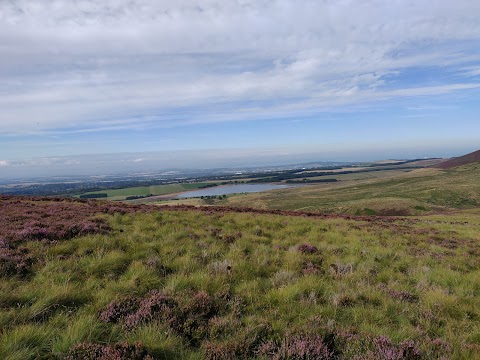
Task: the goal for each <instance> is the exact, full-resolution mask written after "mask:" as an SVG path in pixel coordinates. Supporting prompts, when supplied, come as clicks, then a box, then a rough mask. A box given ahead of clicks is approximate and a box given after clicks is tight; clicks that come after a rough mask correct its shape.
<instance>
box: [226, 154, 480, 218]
mask: <svg viewBox="0 0 480 360" xmlns="http://www.w3.org/2000/svg"><path fill="white" fill-rule="evenodd" d="M478 179H480V163H475V164H469V165H465V166H462V167H457V168H452V169H449V170H440V169H433V168H429V169H418V170H413V171H409V172H406V173H398V172H395V173H393V174H390V175H388V176H386V177H384V178H374V179H359V178H355V179H353V180H348V181H341V182H338V183H334V184H321V185H307V186H303V187H299V188H293V189H286V190H281V191H271V192H264V193H256V194H248V195H242V196H233V197H230V198H228V201H227V202H225V204H226V205H229V206H240V207H242V206H248V207H256V208H262V209H285V210H303V211H317V212H328V213H349V214H366V215H368V214H369V215H375V214H376V215H422V214H428V213H438V212H448V211H452V210H456V209H468V208H476V207H479V206H480V181H478Z"/></svg>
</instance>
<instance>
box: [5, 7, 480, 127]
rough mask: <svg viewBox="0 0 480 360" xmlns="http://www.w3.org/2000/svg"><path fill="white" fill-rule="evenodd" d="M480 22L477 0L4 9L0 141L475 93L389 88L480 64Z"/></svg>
mask: <svg viewBox="0 0 480 360" xmlns="http://www.w3.org/2000/svg"><path fill="white" fill-rule="evenodd" d="M479 15H480V2H478V1H468V0H459V1H455V2H452V1H447V0H444V1H435V2H434V4H433V3H432V2H431V1H426V0H423V1H422V0H419V1H415V2H411V3H406V2H404V1H380V0H368V1H362V2H358V1H356V0H343V1H329V0H325V1H313V0H304V1H293V0H278V1H258V0H257V1H253V0H252V1H248V0H243V1H234V0H217V1H215V0H207V1H194V0H179V1H174V2H172V1H166V0H165V1H147V0H135V1H130V0H128V1H127V0H102V1H100V0H84V1H76V2H65V1H51V0H28V1H27V0H12V1H3V2H0V43H1V44H2V46H0V59H1V60H0V78H1V79H2V80H1V81H0V94H1V96H0V107H1V108H2V112H1V114H0V134H2V133H3V134H9V133H10V134H11V133H21V134H26V133H41V132H45V131H47V132H50V131H53V130H55V131H99V130H103V131H111V130H114V129H130V128H144V127H149V126H176V125H181V124H188V123H192V122H202V121H203V122H211V121H226V120H240V119H242V118H247V119H252V118H259V117H275V116H282V114H284V112H285V111H287V112H288V111H290V113H292V112H293V113H295V112H301V111H311V110H312V109H314V110H315V111H318V110H321V109H323V108H331V107H335V106H344V105H346V104H347V105H348V104H356V103H360V102H363V101H375V100H379V99H385V98H392V97H398V96H418V95H428V94H430V95H438V94H444V93H447V92H453V91H465V90H468V89H473V88H476V86H477V85H476V83H471V82H465V83H455V84H439V85H436V86H424V85H421V84H419V85H417V86H415V84H408V85H405V84H396V85H395V84H394V83H393V85H394V86H396V87H395V88H394V89H392V88H391V87H387V88H384V87H385V85H390V84H391V82H389V76H394V75H396V76H398V75H399V74H401V73H402V71H403V70H405V69H408V68H410V67H415V66H423V67H429V66H434V67H439V66H440V67H442V66H443V67H459V68H465V63H467V62H470V63H471V62H476V63H478V62H479V61H480V54H479V53H475V52H472V51H471V49H472V48H475V46H472V43H474V44H477V45H478V44H479V42H480V22H479V21H478V16H479ZM464 71H465V72H466V73H469V74H470V76H473V75H475V74H477V72H478V66H477V67H472V68H471V69H468V70H464ZM470 80H471V79H470ZM472 81H473V80H472ZM273 100H274V101H273ZM252 104H253V105H252ZM172 114H173V115H172Z"/></svg>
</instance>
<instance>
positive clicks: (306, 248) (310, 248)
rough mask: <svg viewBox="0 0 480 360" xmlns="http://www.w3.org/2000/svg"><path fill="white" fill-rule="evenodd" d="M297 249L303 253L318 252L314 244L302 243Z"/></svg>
mask: <svg viewBox="0 0 480 360" xmlns="http://www.w3.org/2000/svg"><path fill="white" fill-rule="evenodd" d="M297 250H298V251H300V252H301V253H303V254H315V253H317V252H318V249H317V247H316V246H314V245H310V244H301V245H298V246H297Z"/></svg>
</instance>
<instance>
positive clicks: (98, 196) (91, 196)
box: [80, 193, 108, 199]
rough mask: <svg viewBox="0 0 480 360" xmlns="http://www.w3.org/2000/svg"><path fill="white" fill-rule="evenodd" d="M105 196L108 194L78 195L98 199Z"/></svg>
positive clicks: (83, 197) (82, 197)
mask: <svg viewBox="0 0 480 360" xmlns="http://www.w3.org/2000/svg"><path fill="white" fill-rule="evenodd" d="M106 197H108V194H106V193H98V194H83V195H80V199H99V198H106Z"/></svg>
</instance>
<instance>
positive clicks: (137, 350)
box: [65, 342, 154, 360]
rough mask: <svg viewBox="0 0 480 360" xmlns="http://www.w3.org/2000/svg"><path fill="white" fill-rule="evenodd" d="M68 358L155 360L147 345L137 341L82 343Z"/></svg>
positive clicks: (69, 353) (77, 359) (70, 359)
mask: <svg viewBox="0 0 480 360" xmlns="http://www.w3.org/2000/svg"><path fill="white" fill-rule="evenodd" d="M65 359H66V360H153V359H154V358H153V357H152V356H151V355H150V354H149V353H148V350H147V349H146V348H145V346H144V345H143V344H142V343H140V342H136V343H134V344H128V343H125V342H121V343H115V344H109V345H100V344H91V343H80V344H77V345H75V346H73V347H72V348H71V349H70V350H69V352H68V354H67V356H66V357H65Z"/></svg>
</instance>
